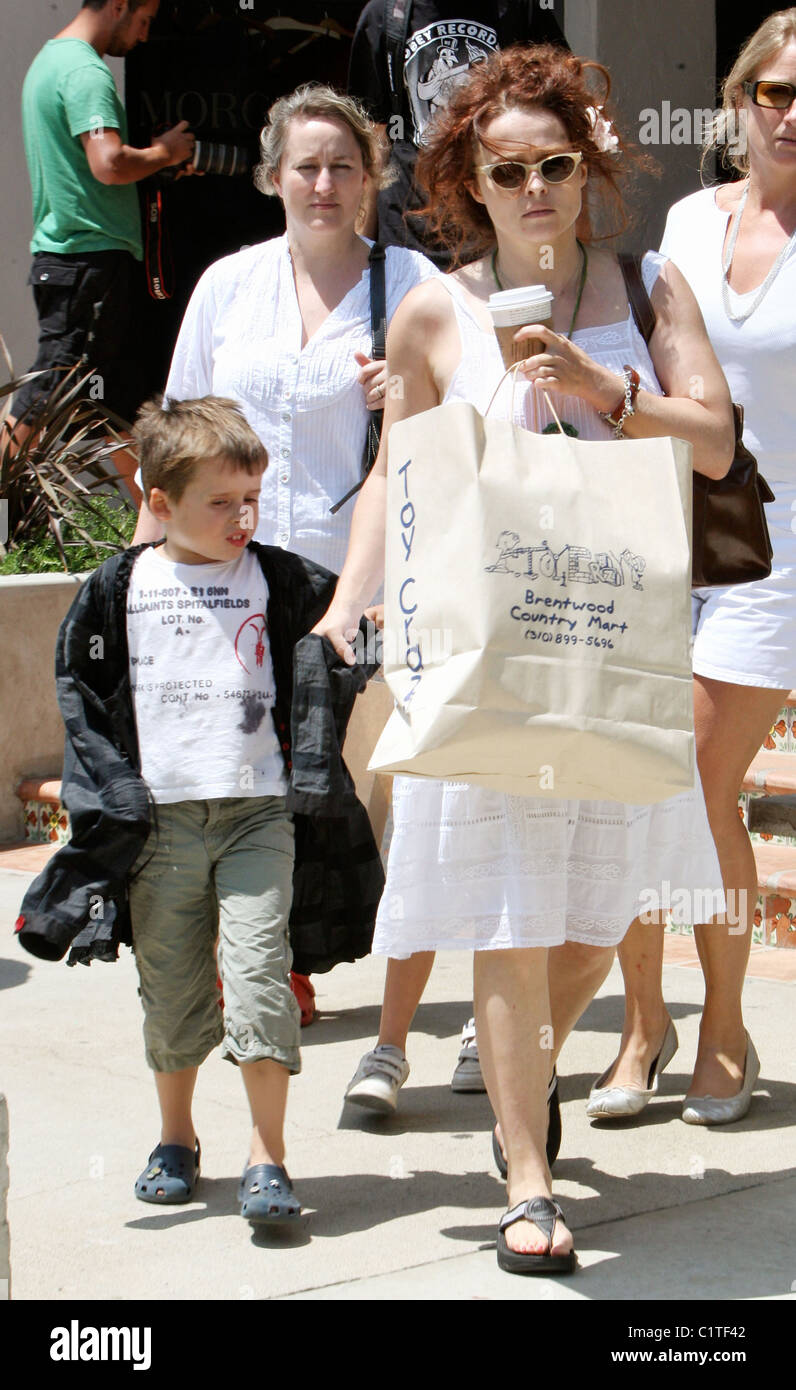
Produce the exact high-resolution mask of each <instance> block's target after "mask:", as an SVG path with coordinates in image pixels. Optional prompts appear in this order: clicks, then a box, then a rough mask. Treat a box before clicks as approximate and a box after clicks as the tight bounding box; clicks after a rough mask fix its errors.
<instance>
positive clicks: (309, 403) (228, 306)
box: [136, 84, 438, 571]
mask: <svg viewBox="0 0 796 1390" xmlns="http://www.w3.org/2000/svg"><path fill="white" fill-rule="evenodd" d="M260 147H261V160H260V164H259V165H258V167H257V170H256V172H255V182H256V184H257V187H258V188H259V189H260V191H261V192H262V193H264V194H266V195H268V196H273V197H278V198H279V199H281V202H282V204H283V207H284V210H285V224H286V225H285V232H284V234H283V235H282V236H280V237H275V238H272V239H271V240H269V241H265V242H259V243H258V244H257V245H256V246H248V247H244V249H243V250H241V251H238V252H236V253H235V254H234V255H232V256H225V257H224V258H223V259H222V260H220V261H216V262H215V264H213V265H211V266H210V267H209V269H208V270H206V271H205V273H204V275H203V276H202V277H201V279H200V280H199V283H198V285H197V286H196V289H195V290H194V293H193V296H192V298H191V301H190V303H189V305H188V308H187V310H186V313H185V317H184V319H183V322H182V326H181V328H180V333H179V337H178V339H177V344H176V347H175V349H174V356H173V359H172V363H171V370H170V372H169V378H168V381H167V383H166V395H167V396H170V397H173V398H174V399H176V400H188V399H194V398H196V397H199V396H206V395H216V396H219V395H220V396H225V397H228V398H231V399H232V400H235V401H238V402H239V403H240V405H241V408H242V410H243V413H244V415H245V416H246V419H247V420H248V421H249V424H250V425H251V426H252V428H253V429H254V431H255V433H256V434H257V435H258V436H259V438H260V439H261V441H262V443H263V444H264V445H265V447H266V449H267V450H268V457H269V460H270V466H269V467H268V468H267V469H266V472H265V474H264V477H263V485H262V491H261V494H260V522H259V526H258V529H257V533H256V535H255V540H258V541H261V542H262V543H264V544H266V545H279V546H282V547H283V548H285V549H289V550H294V551H297V552H298V553H299V554H301V555H306V556H307V557H308V558H309V559H311V560H315V561H316V562H317V563H318V564H322V565H325V566H326V568H327V569H330V570H333V571H338V570H339V569H340V568H341V566H342V564H343V560H344V559H345V553H346V546H347V543H348V530H349V526H350V524H351V515H352V512H353V505H352V504H351V503H349V504H348V505H347V506H345V507H343V508H342V509H341V510H340V511H339V512H337V513H336V514H334V515H332V513H331V512H330V508H331V507H332V505H333V504H334V503H335V502H337V501H338V500H339V499H340V498H341V497H343V496H344V495H345V493H347V492H348V491H349V489H350V488H352V487H353V486H354V485H355V484H356V483H357V482H358V481H359V480H360V478H361V476H362V474H361V469H362V456H363V450H364V446H365V437H366V434H367V429H368V421H369V414H368V412H369V411H373V410H379V409H381V408H382V407H383V406H384V400H385V395H386V392H387V372H386V366H385V364H384V363H383V362H376V361H372V360H371V324H370V273H369V267H368V254H369V250H370V246H371V243H370V242H368V241H367V240H366V239H365V238H364V237H361V236H360V235H359V234H358V232H357V224H358V219H359V215H360V209H361V207H362V206H363V201H364V199H365V194H366V191H367V190H368V189H369V187H371V186H374V185H375V186H376V187H380V186H381V184H382V183H383V182H384V180H385V178H386V175H385V173H384V170H383V165H382V154H381V146H380V143H379V138H378V135H377V132H376V127H375V126H374V124H373V122H372V121H371V120H370V119H369V118H368V117H367V115H366V114H365V112H364V110H363V109H362V107H361V106H359V104H358V103H357V102H356V101H354V100H353V99H352V98H350V97H346V96H341V95H340V94H339V93H338V92H335V91H333V90H332V88H331V87H326V86H322V85H319V84H308V85H306V86H304V87H299V88H298V89H297V90H296V91H295V92H293V93H291V95H290V96H286V97H282V98H280V100H279V101H277V102H276V103H275V104H274V105H273V106H272V107H271V109H270V111H269V113H268V120H267V123H266V125H265V126H264V128H263V131H262V133H261V136H260ZM437 274H438V271H437V270H436V269H435V267H434V266H433V265H432V264H431V262H430V261H429V260H427V259H426V257H425V256H423V255H421V254H420V253H419V252H417V251H408V250H405V249H404V248H403V247H397V246H389V247H387V259H386V308H387V322H388V323H389V321H390V319H391V318H392V316H393V314H394V312H395V310H396V309H397V307H398V305H399V304H400V302H401V300H402V299H403V297H404V295H405V294H406V293H407V291H408V290H410V289H411V288H412V287H413V286H414V285H417V284H419V283H420V282H421V281H423V280H425V279H427V278H428V277H429V276H433V275H437ZM158 534H159V532H158V528H157V527H156V526H155V525H154V523H153V522H152V520H151V518H147V517H145V516H144V515H143V514H142V520H141V521H140V523H139V530H138V532H137V534H136V540H151V539H155V538H157V535H158Z"/></svg>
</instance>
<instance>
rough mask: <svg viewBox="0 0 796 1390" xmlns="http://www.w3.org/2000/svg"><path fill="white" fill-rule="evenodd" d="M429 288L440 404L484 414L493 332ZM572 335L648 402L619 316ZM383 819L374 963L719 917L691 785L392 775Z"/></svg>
mask: <svg viewBox="0 0 796 1390" xmlns="http://www.w3.org/2000/svg"><path fill="white" fill-rule="evenodd" d="M664 259H665V258H664V257H662V256H660V255H658V254H657V253H655V252H648V253H647V255H646V256H645V257H644V261H643V266H642V273H643V278H644V283H645V285H646V287H647V290H648V292H651V290H652V286H653V284H654V283H655V280H656V279H657V277H658V274H659V273H660V269H661V266H662V265H663V262H664ZM440 284H443V285H445V287H446V289H447V290H448V292H449V293H450V296H451V299H452V301H453V306H454V310H455V313H456V321H457V323H458V326H459V333H460V335H461V344H462V355H461V360H460V363H459V366H458V367H457V368H456V371H455V372H454V374H453V378H452V380H451V383H450V386H449V388H448V390H447V391H446V393H445V397H444V402H443V403H445V402H449V401H467V402H470V403H471V404H473V405H475V406H476V407H477V408H478V409H479V410H481V411H482V412H483V411H484V410H485V409H486V407H487V405H488V404H489V400H490V397H491V395H492V393H493V392H494V390H495V387H496V386H497V384H498V382H499V381H500V378H501V376H502V375H503V373H504V370H505V368H504V365H503V358H502V356H501V353H500V348H499V346H498V342H497V338H496V337H495V334H494V333H493V332H492V331H486V330H484V329H483V328H482V327H481V324H480V323H479V321H478V319H477V318H476V317H475V314H474V313H473V310H472V308H471V307H470V305H469V303H468V300H467V296H466V294H465V292H464V291H463V290H462V289H461V287H460V286H459V285H458V284H457V283H456V282H455V281H453V280H451V279H450V278H449V277H447V276H446V277H443V279H441V280H440ZM574 339H575V341H576V342H577V344H578V346H579V347H582V348H583V349H584V350H585V351H586V352H588V353H589V355H590V356H591V357H593V358H594V360H595V361H596V362H599V363H600V364H601V365H604V366H606V367H610V368H611V369H612V370H618V371H619V372H621V370H622V367H623V365H624V363H625V362H630V363H632V365H633V366H635V367H636V369H637V371H638V373H639V376H640V377H641V381H642V385H643V386H644V387H645V389H647V390H649V391H654V392H655V393H656V394H658V395H660V394H661V389H660V385H659V383H658V381H657V379H656V377H655V372H654V369H653V366H652V361H651V359H650V356H649V353H648V351H647V348H646V345H645V343H644V340H643V338H642V337H641V334H640V333H639V332H638V329H637V328H636V325H635V321H634V319H633V316H632V312H630V313H629V314H628V317H627V319H625V320H623V321H622V322H620V323H615V324H609V325H607V326H606V327H602V328H586V329H582V330H581V331H580V332H576V333H575V334H574ZM551 396H552V393H551ZM553 403H554V405H555V407H556V410H557V411H558V414H559V416H560V418H561V419H562V420H568V421H569V422H570V423H571V424H573V425H574V426H575V427H576V429H577V430H578V431H579V433H580V435H581V437H582V438H584V439H600V438H606V437H609V436H610V435H611V434H612V429H611V426H610V425H607V424H606V422H605V421H604V420H602V419H601V418H600V416H599V415H598V414H597V412H596V411H594V410H592V409H591V408H590V407H588V406H586V405H584V404H583V403H582V402H581V401H579V400H577V399H575V398H573V397H563V396H560V395H559V396H557V397H556V398H555V399H554V402H553ZM510 405H511V381H510V380H507V381H506V382H505V383H504V385H503V386H501V388H500V392H499V395H498V397H497V398H496V400H495V404H494V406H493V407H492V412H491V413H494V414H495V415H496V416H497V417H499V418H503V419H505V418H507V417H508V416H509V413H510ZM537 411H540V412H541V413H539V414H538V415H537V414H536V412H537ZM547 414H548V412H547V407H546V405H545V403H544V398H543V397H542V398H541V404H539V398H538V397H537V395H536V392H535V389H534V387H532V386H531V385H530V383H525V382H523V380H522V379H521V378H520V380H519V381H518V382H517V388H516V392H515V399H514V411H513V417H512V418H513V419H514V420H515V422H516V423H517V424H519V425H523V426H525V427H526V428H529V427H530V428H533V429H539V428H544V425H545V424H546V423H548V420H547ZM550 419H551V420H552V416H550ZM393 822H394V827H393V836H392V841H391V844H390V855H389V861H388V865H387V882H386V884H385V888H384V894H383V896H382V900H381V904H380V906H379V912H378V918H377V922H376V932H375V936H374V940H373V951H374V954H377V955H388V956H393V957H396V958H398V959H405V958H406V957H407V956H410V955H412V953H413V952H415V951H435V950H441V949H445V948H449V949H455V950H498V949H501V948H504V947H505V948H517V947H531V946H548V947H550V946H557V945H560V944H561V943H562V942H563V941H565V940H570V941H579V942H582V943H584V944H586V945H591V946H615V945H616V944H617V943H618V942H619V941H621V939H622V937H623V936H624V934H625V932H626V931H627V929H628V927H629V926H630V923H631V921H632V920H633V918H634V917H635V916H636V915H637V914H638V913H639V911H641V910H645V909H646V910H649V911H653V910H655V906H656V905H657V904H660V905H661V906H663V907H666V906H668V905H669V903H671V904H672V905H673V906H675V907H676V906H677V903H678V902H679V903H680V904H682V903H684V902H687V903H689V904H691V903H693V902H694V896H695V894H696V893H697V892H699V893H700V894H702V895H704V896H703V897H701V898H700V900H699V901H700V903H703V904H704V903H705V901H706V900H708V899H709V900H710V910H709V912H708V913H707V915H708V916H710V915H713V913H717V912H720V911H723V909H724V905H725V904H724V894H723V890H722V883H721V872H720V869H719V863H718V858H717V856H716V849H715V846H714V843H713V837H712V835H711V833H710V828H709V825H708V820H707V813H706V811H705V802H704V797H703V794H702V788H701V785H700V784H699V781H698V780H697V784H696V786H695V788H694V790H693V791H691V792H684V793H683V794H681V795H680V796H676V797H671V798H670V799H669V800H668V801H660V802H658V803H657V804H656V805H654V806H625V805H622V804H621V803H618V802H604V801H577V800H568V801H564V800H556V799H553V798H540V797H532V796H510V795H507V794H506V793H504V792H499V791H494V790H492V789H491V788H488V787H474V786H470V785H468V784H467V783H465V782H453V781H445V782H443V781H438V780H434V779H432V778H425V777H396V778H395V780H394V782H393ZM678 894H679V895H680V896H679V898H678V897H676V896H675V895H678ZM650 895H652V896H650ZM700 910H701V911H702V909H700ZM682 920H685V919H684V918H683V919H682ZM700 920H704V913H703V916H702V917H700Z"/></svg>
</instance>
